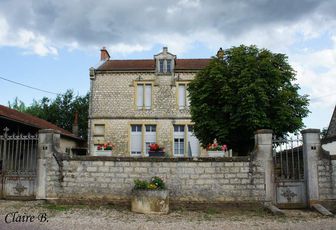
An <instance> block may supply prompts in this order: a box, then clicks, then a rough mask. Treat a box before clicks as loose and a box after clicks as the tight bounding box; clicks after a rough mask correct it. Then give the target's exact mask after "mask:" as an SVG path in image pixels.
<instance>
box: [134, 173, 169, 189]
mask: <svg viewBox="0 0 336 230" xmlns="http://www.w3.org/2000/svg"><path fill="white" fill-rule="evenodd" d="M165 188H166V185H165V183H164V182H163V180H162V179H161V178H160V177H157V176H154V177H152V178H151V179H150V181H149V182H148V181H146V180H139V179H135V180H134V190H162V189H165Z"/></svg>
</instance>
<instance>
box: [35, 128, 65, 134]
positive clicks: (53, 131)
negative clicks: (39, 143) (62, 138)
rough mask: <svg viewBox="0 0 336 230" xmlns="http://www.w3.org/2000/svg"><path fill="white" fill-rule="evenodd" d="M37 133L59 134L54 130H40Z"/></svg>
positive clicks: (59, 132)
mask: <svg viewBox="0 0 336 230" xmlns="http://www.w3.org/2000/svg"><path fill="white" fill-rule="evenodd" d="M38 133H56V134H61V131H58V130H55V129H40V130H39V131H38Z"/></svg>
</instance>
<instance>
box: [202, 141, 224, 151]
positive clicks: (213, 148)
mask: <svg viewBox="0 0 336 230" xmlns="http://www.w3.org/2000/svg"><path fill="white" fill-rule="evenodd" d="M207 150H208V151H223V152H226V151H227V150H228V148H227V145H225V144H224V145H219V144H218V143H217V140H216V139H215V140H214V142H213V143H212V144H208V146H207Z"/></svg>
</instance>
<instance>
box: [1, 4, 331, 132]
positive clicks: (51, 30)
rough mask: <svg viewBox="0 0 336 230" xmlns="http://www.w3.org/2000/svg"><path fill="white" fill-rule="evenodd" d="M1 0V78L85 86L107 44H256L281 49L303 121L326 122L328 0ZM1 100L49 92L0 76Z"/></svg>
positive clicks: (201, 49)
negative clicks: (302, 98) (304, 99)
mask: <svg viewBox="0 0 336 230" xmlns="http://www.w3.org/2000/svg"><path fill="white" fill-rule="evenodd" d="M251 2H252V1H244V0H241V1H220V0H218V1H217V0H213V1H199V0H178V1H174V4H170V2H167V1H150V0H139V1H129V0H124V1H108V0H106V1H104V0H100V1H90V0H83V1H81V4H78V1H65V0H59V1H42V0H41V1H40V0H34V1H33V0H26V1H19V0H11V1H7V0H2V1H1V2H0V56H1V62H0V77H4V78H7V79H10V80H13V81H17V82H20V83H23V84H27V85H31V86H34V87H36V88H41V89H44V90H47V91H52V92H56V93H63V92H65V91H66V90H67V89H73V90H74V92H75V93H76V94H79V95H83V94H85V93H86V92H88V90H89V74H88V73H89V71H88V70H89V68H90V67H91V66H95V65H96V64H97V63H98V62H99V55H100V54H99V50H100V48H101V47H102V46H106V47H107V49H108V50H109V52H110V55H111V58H112V59H141V58H146V59H147V58H152V57H153V55H154V54H156V53H158V52H160V51H161V49H162V46H168V48H169V51H170V52H172V53H174V54H176V55H177V58H207V57H210V56H213V55H214V54H215V53H216V51H217V50H218V48H219V47H223V48H224V49H226V48H230V47H232V46H238V45H240V44H245V45H250V44H256V45H257V46H258V47H259V48H267V49H270V50H271V51H273V52H279V53H285V54H287V55H288V59H289V62H290V64H291V65H292V66H293V67H294V69H295V70H296V71H297V81H296V83H298V84H300V86H301V90H300V93H301V94H308V95H309V96H310V98H311V104H310V106H309V109H310V111H311V113H310V114H309V116H308V117H307V118H305V119H304V123H305V125H306V127H308V128H323V127H327V126H328V124H329V121H330V117H331V115H332V112H333V109H334V106H335V102H336V90H335V86H336V16H335V14H334V12H333V9H335V8H336V1H333V0H330V1H327V0H326V1H312V0H307V1H306V0H302V1H289V0H284V1H274V0H256V1H254V2H253V3H251ZM0 95H1V97H0V104H3V105H7V104H8V101H13V100H14V98H15V97H18V98H19V99H20V100H22V101H23V102H24V103H26V104H28V105H29V104H30V103H32V101H33V99H35V100H40V99H41V98H42V97H43V96H47V97H55V95H53V94H48V93H43V92H39V91H36V90H32V89H28V88H24V87H22V86H19V85H15V84H12V83H9V82H6V81H4V80H1V79H0Z"/></svg>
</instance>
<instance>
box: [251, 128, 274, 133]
mask: <svg viewBox="0 0 336 230" xmlns="http://www.w3.org/2000/svg"><path fill="white" fill-rule="evenodd" d="M262 133H271V134H272V133H273V130H272V129H258V130H257V131H255V132H254V134H262Z"/></svg>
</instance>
